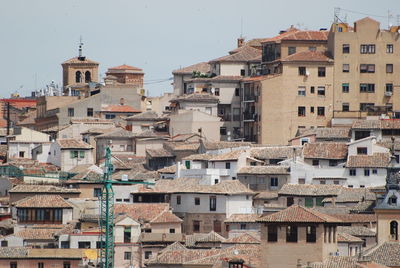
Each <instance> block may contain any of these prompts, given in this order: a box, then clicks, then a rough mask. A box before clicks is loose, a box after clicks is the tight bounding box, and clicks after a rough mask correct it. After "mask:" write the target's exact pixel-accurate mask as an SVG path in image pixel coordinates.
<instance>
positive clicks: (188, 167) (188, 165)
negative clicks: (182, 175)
mask: <svg viewBox="0 0 400 268" xmlns="http://www.w3.org/2000/svg"><path fill="white" fill-rule="evenodd" d="M185 167H186V169H190V161H189V160H186V161H185Z"/></svg>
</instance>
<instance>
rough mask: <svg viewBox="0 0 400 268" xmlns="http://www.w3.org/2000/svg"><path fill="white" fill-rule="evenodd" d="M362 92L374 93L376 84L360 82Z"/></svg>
mask: <svg viewBox="0 0 400 268" xmlns="http://www.w3.org/2000/svg"><path fill="white" fill-rule="evenodd" d="M360 92H367V93H374V92H375V84H360Z"/></svg>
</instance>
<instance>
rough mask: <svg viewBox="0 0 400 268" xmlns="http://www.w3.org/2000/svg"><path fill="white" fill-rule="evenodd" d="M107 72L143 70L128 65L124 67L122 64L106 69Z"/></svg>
mask: <svg viewBox="0 0 400 268" xmlns="http://www.w3.org/2000/svg"><path fill="white" fill-rule="evenodd" d="M108 70H136V71H143V69H140V68H138V67H134V66H130V65H126V64H122V65H119V66H116V67H111V68H108Z"/></svg>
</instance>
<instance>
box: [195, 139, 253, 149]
mask: <svg viewBox="0 0 400 268" xmlns="http://www.w3.org/2000/svg"><path fill="white" fill-rule="evenodd" d="M202 144H203V146H204V148H205V149H206V150H219V149H226V148H243V149H245V148H250V146H251V142H231V141H203V140H202Z"/></svg>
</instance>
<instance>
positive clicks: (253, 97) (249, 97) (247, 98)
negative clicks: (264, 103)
mask: <svg viewBox="0 0 400 268" xmlns="http://www.w3.org/2000/svg"><path fill="white" fill-rule="evenodd" d="M256 98H257V96H256V95H254V94H245V95H244V98H243V100H244V101H256Z"/></svg>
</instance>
